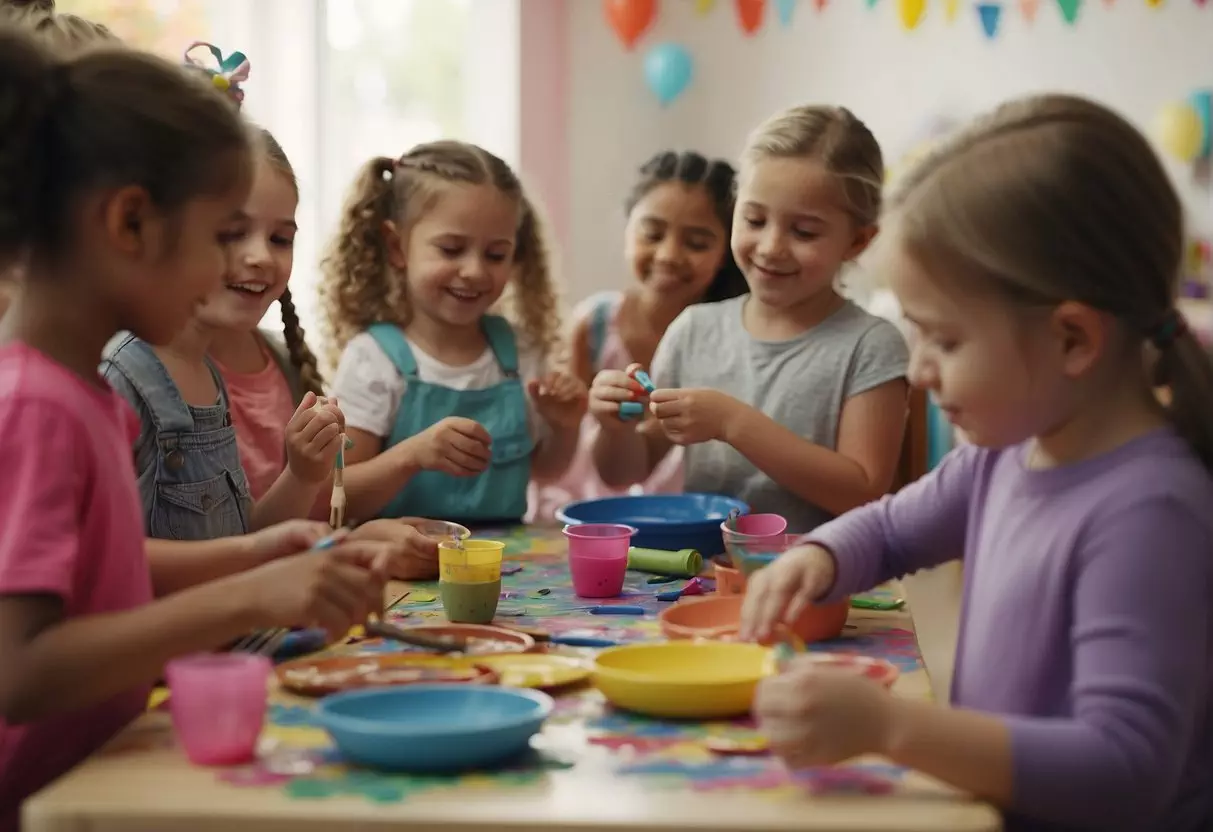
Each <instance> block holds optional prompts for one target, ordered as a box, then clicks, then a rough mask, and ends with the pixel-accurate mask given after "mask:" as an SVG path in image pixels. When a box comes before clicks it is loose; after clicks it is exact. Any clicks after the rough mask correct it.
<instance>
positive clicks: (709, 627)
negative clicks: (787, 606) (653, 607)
mask: <svg viewBox="0 0 1213 832" xmlns="http://www.w3.org/2000/svg"><path fill="white" fill-rule="evenodd" d="M744 601H745V597H744V596H743V595H715V596H708V597H707V598H688V599H686V600H683V601H678V602H677V603H675V604H674V605H673V606H670V607H667V608H666V609H664V610H662V611H661V614H660V615H659V616H658V621H659V622H660V624H661V631H662V632H663V633H664V634H665V636H666V638H672V639H679V638H717V639H728V638H731V637H733V638H735V637H736V634H737V628H738V626H739V625H740V624H741V605H742V604H743V603H744ZM850 607H851V604H850V601H849V600H845V601H840V602H838V603H836V604H825V605H816V606H812V607H809V608H808V609H807V610H805V611H804V612H803V613H802V614H801V616H800V617H799V618H798V619H796V621H794V622H792V624H791V625H790V626H789V627H788V630H789V631H790V632H791V634H792V635H793V636H795V637H796V638H797V639H799V640H800V641H802V642H804V643H805V644H812V643H813V642H815V641H824V640H826V639H831V638H837V637H838V636H839V635H840V634H841V633H842V628H843V626H844V625H845V624H846V623H847V613H848V612H849V611H850Z"/></svg>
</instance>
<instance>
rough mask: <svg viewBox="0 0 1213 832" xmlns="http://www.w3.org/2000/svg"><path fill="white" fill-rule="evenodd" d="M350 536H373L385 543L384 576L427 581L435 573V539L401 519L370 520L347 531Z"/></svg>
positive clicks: (436, 570) (436, 573) (374, 538)
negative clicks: (386, 559)
mask: <svg viewBox="0 0 1213 832" xmlns="http://www.w3.org/2000/svg"><path fill="white" fill-rule="evenodd" d="M349 539H350V540H375V541H378V542H380V543H382V544H384V545H385V547H386V548H387V550H388V552H389V560H388V562H387V563H386V565H385V568H386V571H387V576H388V577H389V578H393V579H395V580H398V581H429V580H433V579H435V578H437V577H438V543H437V541H435V540H432V539H430V538H428V537H426V536H425V535H423V534H422V533H421V532H420V531H418V530H417V529H416V528H414V527H413V526H412V525H411V524H409V523H407V522H405V521H403V520H388V519H381V520H371V521H370V522H369V523H363V524H362V525H361V526H359V527H358V528H356V529H354V531H353V532H351V533H350V536H349Z"/></svg>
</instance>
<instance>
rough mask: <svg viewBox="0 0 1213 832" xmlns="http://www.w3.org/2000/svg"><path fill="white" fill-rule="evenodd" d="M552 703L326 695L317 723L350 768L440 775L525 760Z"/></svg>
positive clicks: (480, 695)
mask: <svg viewBox="0 0 1213 832" xmlns="http://www.w3.org/2000/svg"><path fill="white" fill-rule="evenodd" d="M554 704H555V703H554V702H553V701H552V697H550V696H548V695H547V694H544V693H540V692H539V691H534V690H521V689H515V688H501V687H492V686H487V685H411V686H409V687H400V688H384V689H380V690H358V691H350V692H349V693H340V694H337V695H336V696H330V697H328V698H327V699H322V700H321V701H320V704H319V706H317V708H316V720H317V721H318V722H319V723H320V724H321V725H322V726H323V727H324V729H325V730H326V731H327V732H328V733H329V735H330V736H331V737H332V738H333V741H334V742H335V743H336V744H337V748H338V750H339V751H340V752H341V754H342V756H344V757H345V758H346V759H347V760H349V761H350V762H353V763H356V764H359V765H363V766H368V767H371V768H377V769H385V770H388V771H404V772H412V773H417V774H431V773H432V774H438V773H446V772H455V771H464V770H469V769H478V768H487V767H489V766H492V765H495V764H499V763H503V762H505V761H507V760H509V759H510V758H512V757H516V756H518V755H520V754H522V753H523V752H525V751H526V750H527V748H528V747H529V745H530V741H531V737H532V736H534V735H535V734H537V733H538V732H539V731H540V730H541V729H542V728H543V722H544V720H545V719H547V717H548V715H549V714H551V712H552V708H553V707H554Z"/></svg>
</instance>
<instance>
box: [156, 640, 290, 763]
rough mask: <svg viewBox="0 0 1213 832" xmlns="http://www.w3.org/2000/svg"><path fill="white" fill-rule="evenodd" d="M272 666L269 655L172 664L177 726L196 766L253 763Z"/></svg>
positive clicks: (169, 676)
mask: <svg viewBox="0 0 1213 832" xmlns="http://www.w3.org/2000/svg"><path fill="white" fill-rule="evenodd" d="M271 667H272V666H271V664H270V660H269V659H267V658H266V657H265V656H253V655H249V654H247V653H227V654H221V655H195V656H185V657H183V658H180V659H174V660H173V661H171V662H169V663H168V665H167V666H166V668H165V676H166V678H167V680H168V685H169V690H170V691H171V694H172V695H171V696H170V698H169V708H170V709H171V711H172V715H173V727H174V728H175V729H176V731H177V736H178V737H179V738H180V739H181V744H182V746H184V748H185V753H186V756H187V757H189V759H190V761H191V762H193V763H195V764H197V765H208V766H215V765H219V766H222V765H236V764H239V763H246V762H248V761H249V760H251V759H253V753H254V751H255V750H256V748H257V738H258V737H259V736H260V734H261V728H262V725H263V724H264V722H265V712H266V707H267V703H268V690H267V685H268V683H269V678H270V672H271ZM217 715H222V717H221V718H217Z"/></svg>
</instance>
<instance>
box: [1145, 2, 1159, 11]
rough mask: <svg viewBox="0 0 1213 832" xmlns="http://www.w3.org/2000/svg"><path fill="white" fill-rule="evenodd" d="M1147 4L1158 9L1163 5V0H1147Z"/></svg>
mask: <svg viewBox="0 0 1213 832" xmlns="http://www.w3.org/2000/svg"><path fill="white" fill-rule="evenodd" d="M1146 5H1147V6H1149V7H1150V8H1152V9H1157V8H1159V7H1160V6H1162V0H1146Z"/></svg>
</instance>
